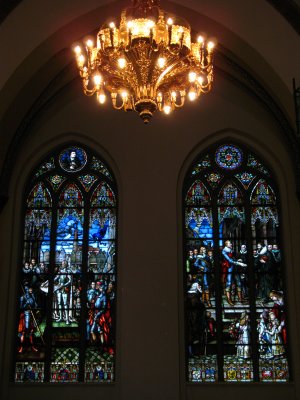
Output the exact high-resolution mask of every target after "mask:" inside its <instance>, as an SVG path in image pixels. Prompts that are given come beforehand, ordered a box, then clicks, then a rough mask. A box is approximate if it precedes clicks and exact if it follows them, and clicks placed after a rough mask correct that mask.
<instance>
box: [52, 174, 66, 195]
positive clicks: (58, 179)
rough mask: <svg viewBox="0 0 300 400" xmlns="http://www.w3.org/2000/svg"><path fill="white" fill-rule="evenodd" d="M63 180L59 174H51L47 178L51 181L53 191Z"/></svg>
mask: <svg viewBox="0 0 300 400" xmlns="http://www.w3.org/2000/svg"><path fill="white" fill-rule="evenodd" d="M65 180H66V178H65V177H64V176H61V175H52V176H50V177H49V178H48V181H49V182H50V183H51V185H52V187H53V189H54V190H55V191H56V190H57V189H59V188H60V186H61V184H62V183H63V182H64V181H65Z"/></svg>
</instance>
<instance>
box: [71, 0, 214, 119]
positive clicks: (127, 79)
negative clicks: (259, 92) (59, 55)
mask: <svg viewBox="0 0 300 400" xmlns="http://www.w3.org/2000/svg"><path fill="white" fill-rule="evenodd" d="M214 47H215V44H214V42H213V41H212V40H206V38H205V36H204V35H199V36H198V38H197V40H196V42H192V40H191V28H190V26H189V25H188V24H187V23H186V22H185V21H184V20H182V19H181V18H178V17H176V16H173V15H169V14H167V13H166V12H165V11H163V10H162V9H161V8H160V7H159V0H132V6H131V7H129V8H127V9H125V10H123V11H122V13H121V16H120V23H119V27H117V25H116V22H110V23H108V24H105V25H103V26H102V27H101V28H100V31H99V32H98V34H97V41H96V44H94V42H93V40H92V39H90V38H89V39H88V40H87V41H86V43H85V46H84V49H82V48H81V46H80V45H75V46H74V51H75V56H76V61H77V66H78V69H79V74H80V77H81V78H82V83H83V91H84V93H85V94H86V95H88V96H92V95H94V94H95V95H96V96H97V99H98V101H99V103H100V104H104V103H105V101H106V98H107V95H108V94H110V97H111V101H112V105H113V107H114V108H115V109H117V110H124V111H131V110H134V111H136V112H137V113H138V114H139V115H140V117H141V118H142V120H143V121H144V122H145V123H148V122H149V121H150V119H151V117H152V115H153V113H154V112H155V111H156V110H159V111H163V112H164V113H166V114H170V112H171V111H172V110H175V109H176V108H180V107H182V106H183V105H184V104H185V100H186V98H188V99H189V100H190V101H195V100H196V99H197V98H198V97H199V96H200V95H201V93H207V92H209V91H210V89H211V85H212V81H213V64H212V56H213V49H214Z"/></svg>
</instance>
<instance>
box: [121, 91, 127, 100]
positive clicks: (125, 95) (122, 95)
mask: <svg viewBox="0 0 300 400" xmlns="http://www.w3.org/2000/svg"><path fill="white" fill-rule="evenodd" d="M121 97H122V99H123V100H126V99H127V97H128V93H127V92H126V91H124V92H122V93H121Z"/></svg>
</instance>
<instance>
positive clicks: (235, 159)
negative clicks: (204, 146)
mask: <svg viewBox="0 0 300 400" xmlns="http://www.w3.org/2000/svg"><path fill="white" fill-rule="evenodd" d="M215 159H216V163H217V164H218V165H219V166H220V167H221V168H224V169H235V168H238V167H239V166H240V165H241V163H242V159H243V155H242V151H241V150H240V149H239V148H238V147H236V146H233V145H230V144H226V145H224V146H221V147H219V148H218V149H217V151H216V156H215Z"/></svg>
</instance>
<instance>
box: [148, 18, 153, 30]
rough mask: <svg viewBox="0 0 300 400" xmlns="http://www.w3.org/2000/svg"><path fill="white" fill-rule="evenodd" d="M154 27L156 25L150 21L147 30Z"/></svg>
mask: <svg viewBox="0 0 300 400" xmlns="http://www.w3.org/2000/svg"><path fill="white" fill-rule="evenodd" d="M154 25H155V24H154V22H153V21H151V20H150V21H147V28H150V29H151V28H153V27H154Z"/></svg>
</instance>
